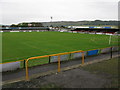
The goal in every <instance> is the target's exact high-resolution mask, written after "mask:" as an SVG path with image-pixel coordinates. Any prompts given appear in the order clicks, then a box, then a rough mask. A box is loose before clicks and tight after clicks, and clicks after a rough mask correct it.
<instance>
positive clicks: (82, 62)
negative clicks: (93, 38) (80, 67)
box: [82, 52, 84, 64]
mask: <svg viewBox="0 0 120 90" xmlns="http://www.w3.org/2000/svg"><path fill="white" fill-rule="evenodd" d="M82 64H84V52H82Z"/></svg>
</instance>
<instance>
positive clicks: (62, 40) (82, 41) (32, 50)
mask: <svg viewBox="0 0 120 90" xmlns="http://www.w3.org/2000/svg"><path fill="white" fill-rule="evenodd" d="M114 37H115V38H113V39H114V41H115V42H114V43H111V45H109V36H108V35H92V34H80V33H65V32H62V33H61V32H4V33H3V34H2V56H3V57H2V62H10V61H16V60H21V59H26V58H29V57H33V56H42V55H49V54H56V53H63V52H70V51H77V50H90V49H97V48H104V47H109V46H113V45H117V44H118V42H116V41H118V39H117V37H116V36H114Z"/></svg>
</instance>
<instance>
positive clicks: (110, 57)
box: [110, 47, 112, 59]
mask: <svg viewBox="0 0 120 90" xmlns="http://www.w3.org/2000/svg"><path fill="white" fill-rule="evenodd" d="M110 51H111V54H110V58H111V59H112V47H111V50H110Z"/></svg>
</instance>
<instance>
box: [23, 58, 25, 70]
mask: <svg viewBox="0 0 120 90" xmlns="http://www.w3.org/2000/svg"><path fill="white" fill-rule="evenodd" d="M25 61H26V60H24V62H23V63H24V66H23V68H25Z"/></svg>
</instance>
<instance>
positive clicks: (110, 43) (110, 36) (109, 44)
mask: <svg viewBox="0 0 120 90" xmlns="http://www.w3.org/2000/svg"><path fill="white" fill-rule="evenodd" d="M111 37H112V35H110V37H109V45H110V44H111Z"/></svg>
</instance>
